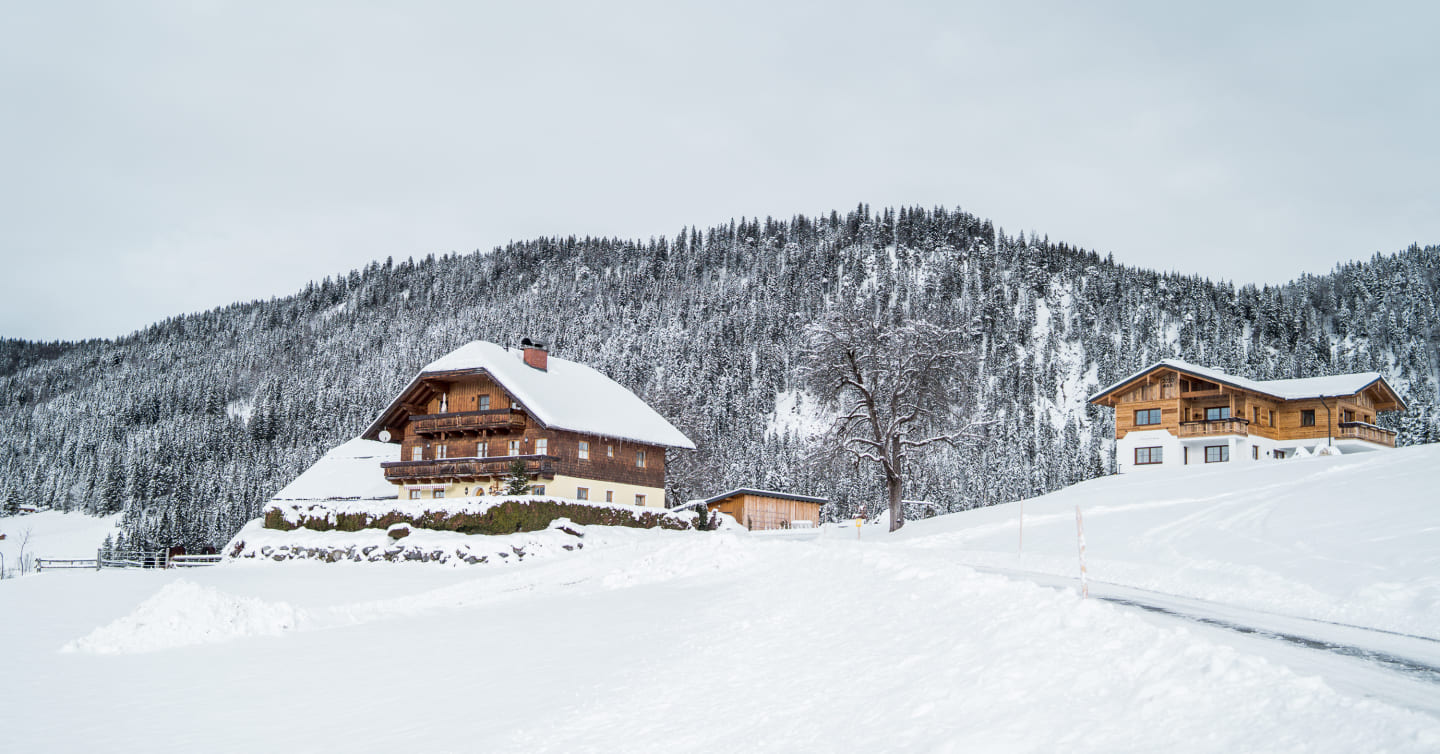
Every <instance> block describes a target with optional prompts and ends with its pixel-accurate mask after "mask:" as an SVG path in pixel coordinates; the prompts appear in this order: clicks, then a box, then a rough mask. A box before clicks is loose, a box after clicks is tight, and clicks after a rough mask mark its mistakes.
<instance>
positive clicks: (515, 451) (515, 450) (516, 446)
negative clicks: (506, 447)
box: [510, 440, 520, 456]
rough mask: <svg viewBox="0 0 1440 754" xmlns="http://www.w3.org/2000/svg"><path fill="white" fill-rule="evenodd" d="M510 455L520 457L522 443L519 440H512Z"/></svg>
mask: <svg viewBox="0 0 1440 754" xmlns="http://www.w3.org/2000/svg"><path fill="white" fill-rule="evenodd" d="M510 455H512V456H518V455H520V441H519V440H511V441H510Z"/></svg>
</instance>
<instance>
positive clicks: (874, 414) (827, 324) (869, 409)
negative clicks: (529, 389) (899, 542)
mask: <svg viewBox="0 0 1440 754" xmlns="http://www.w3.org/2000/svg"><path fill="white" fill-rule="evenodd" d="M804 355H805V360H806V366H805V378H806V382H807V383H808V385H809V387H810V389H811V390H812V391H814V393H815V394H816V395H817V396H818V397H819V398H820V400H821V401H823V402H824V403H825V404H826V405H828V406H829V407H830V408H831V409H833V410H835V411H836V412H837V415H836V418H835V421H834V423H833V424H832V425H831V427H830V431H829V434H830V436H831V437H832V438H833V439H834V440H835V441H836V442H834V443H827V447H833V448H834V450H835V451H836V452H841V453H845V454H848V455H850V456H852V457H853V458H854V459H856V460H857V461H868V462H870V463H873V464H875V465H876V466H878V468H879V471H880V473H881V474H882V476H883V477H884V479H885V491H886V501H887V505H888V508H889V511H890V531H895V530H896V529H899V528H900V527H902V526H904V525H905V511H904V506H903V505H902V504H901V502H900V501H901V499H902V496H903V493H904V489H905V479H906V475H907V473H908V472H909V471H910V463H911V461H912V459H913V458H914V457H915V456H916V455H917V454H918V453H919V452H920V451H922V450H923V449H924V448H926V447H928V446H930V445H934V444H936V443H947V444H950V445H955V444H957V443H960V442H962V441H967V440H975V439H978V435H977V433H976V430H977V429H978V428H979V427H980V426H981V424H982V423H981V422H977V421H974V420H971V419H967V418H963V417H960V416H958V415H956V413H955V411H954V409H955V407H956V406H957V405H969V403H970V402H969V401H966V400H963V396H964V395H965V394H966V393H968V392H969V388H968V385H967V382H968V381H967V380H966V379H965V378H966V377H967V376H971V375H970V371H971V370H970V369H969V368H968V367H970V366H971V365H973V363H974V358H975V349H974V348H973V345H972V335H971V333H970V332H969V331H968V330H966V329H962V328H954V327H942V326H940V325H936V324H934V323H932V322H928V321H926V320H923V319H912V318H892V317H890V316H887V315H885V314H880V313H875V312H871V311H867V310H866V308H865V307H863V306H855V307H845V308H843V309H841V310H838V311H836V312H834V313H832V314H831V315H830V316H828V317H826V318H824V319H822V320H821V321H819V322H816V323H814V324H812V325H810V326H809V327H808V328H807V330H806V345H805V354H804Z"/></svg>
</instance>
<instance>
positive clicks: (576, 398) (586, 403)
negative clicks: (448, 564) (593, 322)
mask: <svg viewBox="0 0 1440 754" xmlns="http://www.w3.org/2000/svg"><path fill="white" fill-rule="evenodd" d="M547 362H548V363H547V368H546V369H543V370H541V369H536V368H534V367H531V366H529V365H527V364H526V363H525V361H524V355H523V351H521V350H520V349H509V348H505V347H504V346H501V345H497V344H495V343H490V342H488V341H483V340H476V341H472V342H470V343H467V344H465V345H463V346H461V347H459V348H457V349H455V350H454V351H451V352H450V353H447V354H445V355H444V356H441V357H440V358H438V359H436V360H435V361H432V362H430V363H429V364H427V365H426V366H425V368H424V369H421V370H420V373H419V374H417V375H416V376H415V379H413V380H411V381H410V384H409V385H408V386H407V387H406V388H405V389H404V390H403V391H401V393H400V395H399V396H397V397H396V398H395V400H394V401H392V402H391V403H390V405H389V406H388V407H387V408H386V409H385V410H384V411H382V412H381V413H380V416H379V417H377V418H376V419H375V421H374V422H373V423H371V425H370V427H369V428H367V429H366V430H365V432H364V434H363V435H361V436H362V437H366V438H375V437H377V436H378V435H379V433H380V430H381V429H384V427H385V425H386V423H387V419H389V418H390V417H391V415H392V414H394V413H396V411H397V409H400V408H401V405H402V404H403V403H404V401H405V400H406V398H407V397H408V396H410V395H412V394H414V393H415V392H416V391H417V389H418V388H419V387H420V386H421V384H422V383H423V382H424V381H425V380H426V379H427V378H435V377H440V376H445V377H455V376H462V375H470V374H485V375H488V376H489V377H490V378H491V379H492V380H494V381H495V382H496V384H498V385H499V386H500V387H502V388H504V389H505V392H507V393H509V394H510V395H511V396H512V397H514V398H515V400H517V401H519V402H520V405H522V406H524V407H525V410H526V411H528V412H529V413H530V415H531V416H533V417H535V419H536V420H537V421H539V422H540V423H541V424H543V425H544V426H546V427H548V428H551V429H564V430H570V431H572V432H580V433H583V434H590V435H599V436H601V437H612V438H615V439H617V440H632V441H635V442H641V443H646V444H650V445H663V446H665V447H671V448H686V449H689V450H694V449H695V443H693V442H691V441H690V438H688V437H686V436H685V435H684V434H683V433H681V432H680V430H678V429H676V428H675V427H674V425H672V424H670V422H668V421H666V420H665V417H663V416H661V415H660V414H658V413H656V411H655V409H653V408H650V406H649V404H647V403H645V401H642V400H640V398H639V397H638V396H636V395H635V394H634V393H632V392H630V391H629V390H626V389H625V388H624V387H622V386H621V385H620V384H619V383H617V382H615V381H614V380H612V379H610V378H609V377H606V376H605V375H603V374H601V373H599V372H597V371H595V370H594V369H592V368H590V367H588V366H586V365H584V364H580V363H578V362H574V361H569V360H567V359H561V358H556V357H555V356H554V355H550V356H549V357H548V358H547Z"/></svg>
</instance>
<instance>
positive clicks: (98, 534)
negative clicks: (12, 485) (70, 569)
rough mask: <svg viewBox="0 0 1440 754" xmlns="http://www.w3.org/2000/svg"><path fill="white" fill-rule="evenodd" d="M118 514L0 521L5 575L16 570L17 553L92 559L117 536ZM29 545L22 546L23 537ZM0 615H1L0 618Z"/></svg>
mask: <svg viewBox="0 0 1440 754" xmlns="http://www.w3.org/2000/svg"><path fill="white" fill-rule="evenodd" d="M119 523H120V514H118V513H117V514H115V515H113V516H107V517H105V518H96V517H94V516H86V515H84V514H82V513H61V512H60V511H40V512H39V513H30V514H26V515H22V516H10V517H8V518H0V534H4V535H5V538H4V539H0V557H3V559H4V562H5V570H6V571H7V572H15V571H18V570H19V568H20V554H21V553H20V551H21V548H22V546H23V548H24V551H25V554H26V555H33V556H35V557H40V558H93V557H95V551H96V550H98V549H100V545H101V543H103V542H104V541H105V536H106V535H108V534H119V529H118V528H117V526H118V525H119ZM27 532H28V533H29V542H28V543H26V541H25V537H26V533H27ZM0 615H3V614H0Z"/></svg>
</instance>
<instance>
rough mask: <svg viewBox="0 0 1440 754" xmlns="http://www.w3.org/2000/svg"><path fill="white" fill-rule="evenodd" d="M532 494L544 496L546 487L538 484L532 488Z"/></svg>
mask: <svg viewBox="0 0 1440 754" xmlns="http://www.w3.org/2000/svg"><path fill="white" fill-rule="evenodd" d="M530 494H532V495H543V494H545V485H543V484H537V485H535V486H533V487H531V488H530Z"/></svg>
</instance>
